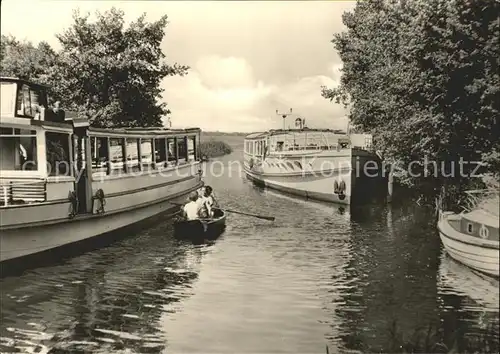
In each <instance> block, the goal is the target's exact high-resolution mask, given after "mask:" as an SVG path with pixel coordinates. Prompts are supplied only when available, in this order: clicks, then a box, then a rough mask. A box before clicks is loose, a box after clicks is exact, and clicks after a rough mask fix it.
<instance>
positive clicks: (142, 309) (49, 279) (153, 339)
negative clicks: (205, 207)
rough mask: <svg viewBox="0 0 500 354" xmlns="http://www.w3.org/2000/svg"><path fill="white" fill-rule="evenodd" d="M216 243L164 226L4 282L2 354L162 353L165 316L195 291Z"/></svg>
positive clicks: (1, 283)
mask: <svg viewBox="0 0 500 354" xmlns="http://www.w3.org/2000/svg"><path fill="white" fill-rule="evenodd" d="M214 242H215V240H213V241H211V242H209V243H200V244H198V245H194V244H190V243H189V242H182V241H178V240H176V239H175V238H174V237H173V234H172V227H171V225H169V224H158V225H156V226H154V227H151V228H149V229H146V230H143V231H142V233H138V234H135V236H133V237H129V238H127V239H125V240H122V241H120V242H119V243H115V244H114V245H112V246H110V247H107V248H102V249H100V250H97V251H95V252H90V253H85V254H83V255H80V256H79V257H74V258H71V259H68V260H66V261H65V262H63V263H59V264H55V265H52V266H45V267H44V268H38V269H32V270H29V271H26V272H25V273H24V274H22V275H21V276H17V277H6V278H3V279H1V281H0V285H1V288H2V294H1V295H2V313H1V317H0V318H1V321H0V323H1V331H0V336H1V341H0V352H6V351H7V352H12V351H16V350H17V351H26V352H27V351H30V352H38V353H49V352H50V353H77V352H100V353H108V352H112V351H117V350H122V349H125V348H127V349H132V350H133V351H135V352H140V353H148V352H155V353H157V352H160V351H161V350H163V349H164V348H165V346H166V344H167V340H166V338H164V336H163V333H162V332H161V331H160V330H158V328H157V325H156V323H157V321H158V320H159V319H160V317H161V316H162V314H164V313H169V312H172V313H173V312H175V311H177V308H176V304H177V303H178V302H179V301H180V300H181V299H183V298H186V297H189V296H190V295H191V294H192V290H191V287H192V284H193V282H194V281H195V280H196V279H197V278H198V272H199V267H200V262H201V259H202V257H203V255H204V254H206V253H207V252H210V251H211V248H212V247H213V244H214Z"/></svg>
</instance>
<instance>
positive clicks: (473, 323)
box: [0, 151, 499, 353]
mask: <svg viewBox="0 0 500 354" xmlns="http://www.w3.org/2000/svg"><path fill="white" fill-rule="evenodd" d="M240 158H241V151H236V152H235V153H233V154H232V155H230V156H226V157H223V158H221V159H219V160H216V161H212V162H210V163H209V164H208V165H207V166H206V167H207V174H206V177H205V181H206V183H207V184H210V185H211V186H213V188H214V191H215V192H216V195H217V196H218V197H219V200H220V201H221V204H222V205H224V206H226V207H228V208H232V209H238V210H242V211H247V212H253V213H259V214H265V215H272V216H275V217H276V221H275V222H268V221H265V220H259V219H254V218H250V217H246V216H242V215H237V214H230V215H229V217H228V220H227V229H226V231H225V233H224V234H223V235H222V236H221V237H220V238H219V239H218V240H216V241H215V242H212V243H209V244H202V245H194V244H190V243H187V242H181V241H177V240H175V239H174V238H173V236H172V226H171V225H170V221H168V220H159V221H157V222H155V223H152V224H150V225H148V227H145V228H143V229H142V230H140V231H137V232H134V233H133V234H130V235H126V237H124V238H123V239H121V240H118V241H116V242H114V243H112V244H111V245H109V246H107V247H104V248H100V249H97V250H94V251H91V252H86V253H84V254H80V255H77V256H75V257H72V258H69V259H67V260H64V261H59V262H58V261H54V262H52V264H49V265H46V266H44V267H40V268H36V269H31V270H27V271H25V272H24V273H22V274H17V275H12V276H7V277H4V278H2V279H0V288H1V301H2V303H1V318H0V319H1V321H0V326H1V330H0V336H1V342H0V351H1V352H13V351H19V352H37V353H70V352H71V353H78V352H92V353H120V352H123V353H125V352H126V353H160V352H164V353H325V352H326V346H328V348H329V352H330V353H342V352H402V351H404V350H407V351H412V350H413V351H421V352H446V349H445V345H446V347H448V349H452V348H451V347H452V346H454V348H455V349H456V350H458V351H465V350H466V349H467V348H470V347H471V346H474V345H475V346H476V348H482V349H483V350H481V351H482V352H484V351H488V349H487V348H493V349H496V348H498V342H499V339H498V332H497V331H498V324H499V319H498V316H499V305H498V301H499V290H498V281H497V280H493V279H489V278H485V277H482V276H479V275H477V274H475V273H473V272H472V271H470V270H468V269H466V268H465V267H463V266H461V265H459V264H457V263H455V262H453V261H452V260H450V259H449V258H448V257H446V255H445V254H444V253H443V250H442V247H441V244H440V241H439V237H438V235H437V233H436V230H435V227H434V214H433V210H429V209H426V208H423V207H420V206H418V205H415V204H412V203H410V202H408V203H406V204H402V205H397V206H393V207H392V208H389V207H387V206H386V205H367V206H363V207H360V208H356V209H354V208H352V209H350V210H349V209H343V208H339V206H334V205H328V204H322V203H316V202H310V201H304V200H300V199H296V198H293V197H289V196H284V195H280V194H278V193H274V192H270V191H264V190H261V189H259V188H256V187H254V186H253V185H252V184H251V183H249V182H248V181H246V180H245V179H244V178H242V176H241V174H240V171H239V168H238V166H237V164H230V163H229V162H230V161H233V160H238V159H240ZM426 343H427V344H426ZM488 346H489V347H488ZM493 349H491V350H493Z"/></svg>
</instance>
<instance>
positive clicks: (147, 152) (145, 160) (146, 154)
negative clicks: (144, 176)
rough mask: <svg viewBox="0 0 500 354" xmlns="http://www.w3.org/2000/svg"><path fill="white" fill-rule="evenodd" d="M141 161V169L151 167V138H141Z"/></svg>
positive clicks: (144, 169) (145, 169)
mask: <svg viewBox="0 0 500 354" xmlns="http://www.w3.org/2000/svg"><path fill="white" fill-rule="evenodd" d="M141 163H142V169H143V171H147V170H150V169H152V168H153V140H152V139H141Z"/></svg>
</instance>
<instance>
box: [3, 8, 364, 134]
mask: <svg viewBox="0 0 500 354" xmlns="http://www.w3.org/2000/svg"><path fill="white" fill-rule="evenodd" d="M1 6H2V11H1V31H2V34H9V33H10V34H12V35H14V36H15V37H17V38H18V39H27V40H30V41H32V42H34V43H37V42H39V41H42V40H44V41H47V42H48V43H49V44H51V45H52V46H53V47H55V48H59V45H58V41H57V39H56V38H55V36H54V35H55V34H56V33H60V32H62V30H63V29H65V28H67V27H68V26H69V25H70V24H71V22H72V17H71V16H72V10H73V9H76V8H80V10H81V11H84V12H87V11H88V12H91V13H94V12H95V11H96V10H99V11H105V10H108V9H110V8H111V7H113V6H115V7H117V8H120V9H122V10H124V11H125V14H126V20H127V21H131V20H135V19H136V18H137V17H139V16H140V15H141V14H142V13H143V12H146V13H147V20H149V21H154V20H157V19H159V18H160V17H161V16H162V15H164V14H167V15H168V17H169V24H168V26H167V29H166V35H165V39H164V41H163V44H162V46H163V51H164V53H165V54H166V56H167V61H168V62H169V63H174V62H178V63H180V64H185V65H189V66H190V67H191V70H190V71H189V74H188V75H187V76H185V77H168V78H166V79H165V80H164V83H163V86H164V88H165V93H164V100H165V101H166V102H167V103H168V105H169V107H170V109H171V111H172V115H171V120H172V126H173V127H187V126H197V127H200V128H202V129H203V130H211V131H214V130H220V131H244V132H249V131H262V130H267V129H272V128H281V127H282V120H281V118H280V117H278V116H276V109H279V110H280V111H288V110H289V108H293V112H294V113H297V114H299V115H301V116H303V117H305V118H306V120H307V125H308V126H309V127H311V128H313V127H324V128H345V126H346V124H347V121H346V118H345V115H346V112H345V111H344V109H343V107H342V106H340V105H337V104H335V103H331V102H329V101H328V100H325V99H324V98H322V97H321V88H320V87H321V85H326V86H329V87H332V86H336V85H337V83H338V81H339V76H340V74H339V71H338V70H339V68H340V67H341V61H340V59H339V57H338V55H337V54H336V52H335V49H334V48H333V45H332V44H331V42H330V41H331V39H332V38H333V34H334V33H337V32H340V31H342V30H343V24H342V13H343V12H344V11H346V10H350V9H352V8H353V7H354V6H355V2H353V1H324V2H323V1H291V2H287V1H276V2H271V1H256V2H250V1H244V2H236V1H219V2H209V1H194V2H188V1H163V2H160V1H137V2H135V1H121V2H120V1H114V2H113V1H62V0H53V1H27V0H23V1H20V0H3V1H2V5H1ZM30 24H31V25H30ZM290 124H292V119H290Z"/></svg>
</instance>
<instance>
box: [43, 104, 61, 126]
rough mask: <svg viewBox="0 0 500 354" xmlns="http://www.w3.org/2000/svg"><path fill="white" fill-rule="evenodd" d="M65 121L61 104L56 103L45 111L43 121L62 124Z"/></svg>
mask: <svg viewBox="0 0 500 354" xmlns="http://www.w3.org/2000/svg"><path fill="white" fill-rule="evenodd" d="M65 119H66V112H64V110H63V109H62V108H61V102H60V101H56V102H54V104H53V105H52V106H51V107H49V109H48V110H46V111H45V120H48V121H51V122H59V123H64V120H65Z"/></svg>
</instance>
